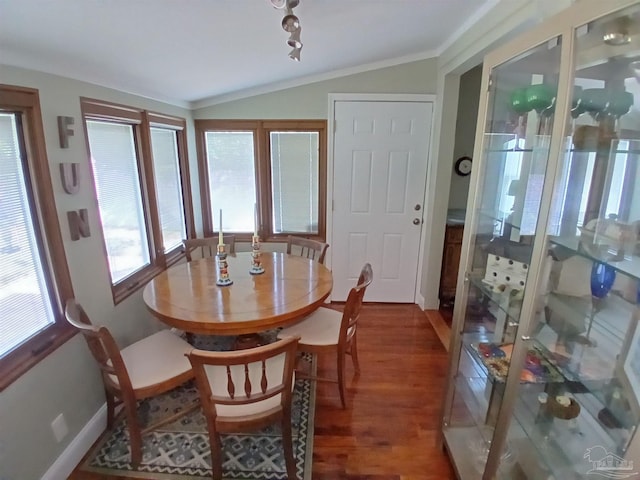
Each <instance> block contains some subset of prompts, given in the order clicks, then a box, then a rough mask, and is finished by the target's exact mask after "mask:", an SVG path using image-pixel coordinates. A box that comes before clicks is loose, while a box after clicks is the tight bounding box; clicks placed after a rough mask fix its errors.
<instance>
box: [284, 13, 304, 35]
mask: <svg viewBox="0 0 640 480" xmlns="http://www.w3.org/2000/svg"><path fill="white" fill-rule="evenodd" d="M299 27H300V20H299V19H298V17H296V16H295V15H294V14H293V13H289V14H288V15H285V16H284V18H283V19H282V28H283V29H284V31H285V32H289V33H293V32H295V31H296V30H297V29H298V28H299Z"/></svg>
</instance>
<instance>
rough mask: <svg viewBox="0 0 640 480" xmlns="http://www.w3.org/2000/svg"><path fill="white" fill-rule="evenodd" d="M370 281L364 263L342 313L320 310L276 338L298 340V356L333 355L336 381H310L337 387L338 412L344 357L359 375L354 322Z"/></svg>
mask: <svg viewBox="0 0 640 480" xmlns="http://www.w3.org/2000/svg"><path fill="white" fill-rule="evenodd" d="M372 280H373V270H372V269H371V265H370V264H369V263H366V264H365V265H364V267H362V270H361V272H360V277H359V278H358V283H357V285H356V286H355V287H353V288H352V289H351V290H350V291H349V296H348V297H347V301H346V303H345V305H344V309H343V311H342V312H339V311H337V310H333V309H331V308H326V307H320V308H318V309H317V310H316V311H315V312H313V313H312V314H311V315H309V316H308V317H306V318H305V319H304V320H302V321H301V322H299V323H296V324H295V325H292V326H290V327H287V328H285V329H283V330H281V331H280V333H279V334H278V338H284V337H286V336H299V337H300V342H299V343H298V350H299V351H301V352H309V353H317V354H335V355H336V363H337V380H336V379H329V378H319V377H311V378H313V379H315V380H323V381H331V382H336V383H338V389H339V391H340V401H341V402H342V408H345V407H346V403H345V394H344V390H345V379H344V376H345V359H346V356H347V355H351V360H352V361H353V367H354V369H355V371H356V373H360V363H359V362H358V348H357V333H358V318H359V316H360V308H361V307H362V300H363V298H364V294H365V292H366V290H367V287H368V286H369V285H370V284H371V281H372Z"/></svg>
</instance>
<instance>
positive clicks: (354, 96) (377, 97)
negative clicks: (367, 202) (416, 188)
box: [325, 93, 436, 309]
mask: <svg viewBox="0 0 640 480" xmlns="http://www.w3.org/2000/svg"><path fill="white" fill-rule="evenodd" d="M336 102H424V103H432V104H433V107H434V108H433V112H434V114H435V106H436V95H432V94H420V93H416V94H410V93H408V94H404V93H400V94H395V93H330V94H329V109H328V115H327V117H328V118H327V120H328V123H327V127H328V128H327V131H328V132H329V134H328V135H327V206H326V207H327V208H326V211H327V231H326V236H327V243H331V238H332V237H333V166H334V159H333V136H334V132H335V125H334V118H335V104H336ZM434 114H432V118H431V119H430V121H431V136H430V138H431V140H430V143H433V141H434V137H433V134H434V124H435V122H434V121H433V120H434V117H435V115H434ZM431 152H432V149H431V145H429V148H428V149H427V154H428V155H429V156H428V158H426V159H425V160H426V161H427V178H426V179H425V189H424V190H425V191H424V198H423V205H424V206H423V208H422V216H423V219H424V221H423V222H422V229H421V231H420V247H419V254H418V267H417V282H416V290H415V297H414V303H417V304H418V305H420V308H422V309H424V297H423V295H422V293H421V291H422V263H423V260H424V246H425V235H426V234H427V228H426V225H427V223H426V220H427V219H428V218H429V215H427V212H428V211H429V209H428V208H427V207H428V205H427V203H426V202H427V199H428V198H429V197H428V195H427V188H428V186H429V181H428V180H429V176H430V175H431V172H432V165H431V164H432V162H433V159H432V157H431ZM429 208H430V207H429ZM332 261H333V252H332V250H331V248H329V250H327V257H326V258H325V264H326V265H327V266H328V267H329V268H331V262H332Z"/></svg>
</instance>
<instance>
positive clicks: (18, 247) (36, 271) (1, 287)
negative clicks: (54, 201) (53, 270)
mask: <svg viewBox="0 0 640 480" xmlns="http://www.w3.org/2000/svg"><path fill="white" fill-rule="evenodd" d="M21 145H24V139H23V138H22V130H21V129H20V128H19V117H18V116H17V115H16V114H8V113H0V232H1V234H0V235H1V236H0V358H1V357H3V356H5V355H6V354H8V353H9V352H11V351H12V350H13V349H15V348H16V347H18V346H20V345H21V344H22V343H24V342H25V341H26V340H28V339H29V338H31V337H32V336H34V335H36V334H37V333H39V332H41V331H42V330H44V329H46V328H47V327H48V326H50V325H52V324H53V323H55V317H54V314H53V310H52V307H51V303H52V302H51V298H49V287H48V284H49V283H50V279H49V278H47V275H46V274H45V271H44V269H43V267H42V265H43V262H42V254H41V250H42V246H41V245H40V242H39V241H38V238H39V235H38V233H37V231H38V228H39V226H38V224H37V222H36V221H35V220H36V217H34V215H33V213H32V212H33V206H32V205H31V194H30V192H29V183H28V182H29V181H28V178H27V177H26V176H25V165H24V162H23V158H24V157H25V155H24V152H23V151H22V147H21Z"/></svg>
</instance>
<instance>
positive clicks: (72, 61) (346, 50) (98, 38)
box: [0, 0, 496, 106]
mask: <svg viewBox="0 0 640 480" xmlns="http://www.w3.org/2000/svg"><path fill="white" fill-rule="evenodd" d="M495 3H496V1H495V0H300V2H299V5H298V6H297V7H296V8H295V9H294V13H295V14H296V15H297V16H298V17H299V19H300V24H301V27H302V31H301V41H302V43H303V44H304V46H303V48H302V52H301V61H300V62H295V61H293V60H291V59H290V58H289V56H288V54H289V51H290V50H291V48H290V47H289V46H288V45H287V43H286V42H287V38H288V35H289V34H288V33H286V32H285V31H284V30H283V29H282V27H281V21H282V17H283V15H284V11H283V10H278V9H276V8H274V7H273V6H272V5H271V2H270V1H269V0H47V1H42V0H0V64H8V65H14V66H19V67H24V68H29V69H34V70H39V71H44V72H48V73H53V74H58V75H62V76H66V77H71V78H74V79H78V80H83V81H87V82H90V83H95V84H99V85H103V86H107V87H111V88H115V89H118V90H121V91H125V92H130V93H134V94H138V95H142V96H146V97H151V98H155V99H158V100H164V101H168V102H171V103H175V104H178V105H184V106H189V105H190V104H192V102H196V101H201V100H203V99H207V101H209V102H211V103H217V102H219V101H223V100H224V99H225V98H228V97H229V96H230V95H235V96H237V95H238V92H245V93H247V94H251V92H257V91H269V90H277V89H279V88H282V87H283V86H293V85H296V84H297V85H299V84H304V83H309V82H312V81H316V80H319V79H323V78H331V77H332V76H340V75H344V74H348V73H356V72H358V71H365V70H370V69H372V68H379V67H384V66H388V65H394V64H398V63H404V62H407V61H412V60H419V59H423V58H429V57H434V56H437V55H438V54H439V53H440V52H441V51H442V50H443V49H444V48H446V46H447V45H449V44H450V43H451V42H452V41H454V40H455V39H456V38H457V37H458V36H459V35H460V34H461V33H462V32H464V30H465V29H466V28H468V27H469V26H470V25H471V24H473V23H475V22H476V21H478V20H479V19H480V18H481V17H482V15H483V14H484V13H485V12H486V11H487V10H488V9H489V8H490V7H492V6H493V5H495Z"/></svg>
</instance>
